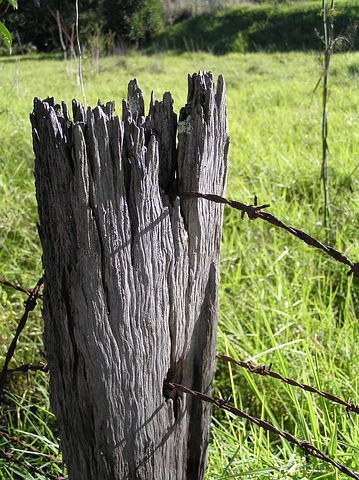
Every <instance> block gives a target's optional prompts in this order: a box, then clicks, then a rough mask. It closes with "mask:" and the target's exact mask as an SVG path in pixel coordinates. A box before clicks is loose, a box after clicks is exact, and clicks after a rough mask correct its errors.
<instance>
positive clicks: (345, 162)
mask: <svg viewBox="0 0 359 480" xmlns="http://www.w3.org/2000/svg"><path fill="white" fill-rule="evenodd" d="M358 65H359V54H357V53H351V54H342V55H337V56H334V58H333V63H332V70H331V95H330V100H329V102H330V103H329V111H330V119H329V142H330V144H329V147H330V158H329V166H330V193H331V231H330V232H329V234H330V237H331V238H332V244H333V246H335V247H336V248H338V249H339V250H341V251H344V252H345V253H346V254H347V255H348V256H349V257H350V258H352V259H353V260H358V258H359V245H358V236H357V229H358V225H359V209H358V201H359V196H358V186H359V180H358V178H359V130H358V116H359V110H358V104H359V102H358V101H359V94H358V86H359V84H358V81H359V80H358V75H357V74H356V72H357V71H358ZM199 69H206V70H207V69H210V70H212V71H214V72H215V74H219V73H222V74H223V75H224V77H225V79H226V82H227V94H228V115H229V127H230V135H231V147H230V159H229V161H230V169H229V178H228V196H229V197H231V198H235V199H239V200H241V201H243V202H249V203H250V202H251V201H252V199H253V196H254V194H257V195H258V198H259V201H260V202H261V203H265V202H269V203H271V204H272V208H271V211H272V212H273V213H274V214H275V215H277V216H279V217H280V218H281V219H283V220H284V221H287V222H288V223H290V224H292V225H295V226H297V227H299V228H302V229H304V230H306V231H307V232H308V233H311V234H313V235H314V236H316V237H317V238H318V239H324V238H325V232H324V231H323V227H322V225H321V221H322V217H323V215H322V193H321V186H320V178H319V177H320V165H321V133H320V122H321V98H320V94H319V92H318V93H317V94H315V95H313V93H312V92H313V88H314V86H315V84H316V81H317V79H318V76H319V75H320V70H319V64H318V62H317V58H316V56H315V55H314V54H311V53H307V54H304V53H290V54H288V53H275V54H264V53H257V54H245V55H244V54H228V55H225V56H223V57H216V56H213V55H210V54H204V53H191V52H188V53H185V54H182V55H179V56H175V55H171V54H160V55H157V56H156V57H155V56H152V57H151V56H149V57H146V56H143V55H140V54H134V55H129V56H128V57H118V58H107V59H103V60H102V61H101V64H100V74H99V75H96V73H95V70H94V69H93V68H92V66H91V62H90V61H89V60H87V61H86V62H85V89H86V96H87V101H88V103H89V104H95V103H96V102H97V99H98V98H101V99H102V100H103V101H106V100H110V99H115V100H116V101H117V104H118V105H120V101H121V99H122V98H123V97H124V96H125V94H126V88H127V82H128V80H129V79H130V78H133V77H136V78H137V79H138V80H139V83H140V85H141V87H142V88H143V90H144V91H145V95H146V98H147V100H148V101H149V95H150V90H151V89H152V88H154V90H155V94H156V96H157V97H160V96H161V94H162V93H163V92H164V91H166V90H170V91H171V92H172V93H173V95H174V98H175V108H176V110H177V111H178V110H179V108H180V107H181V106H182V105H183V104H184V102H185V99H186V88H187V78H186V74H187V73H192V72H194V71H197V70H199ZM0 74H1V78H2V84H1V87H0V140H1V141H0V167H1V168H0V265H1V275H3V276H5V277H7V278H8V279H9V280H12V281H19V282H20V283H22V284H24V285H26V286H32V285H34V284H35V282H36V280H37V278H38V277H39V276H40V275H41V273H42V269H41V249H40V244H39V240H38V237H37V231H36V221H37V212H36V201H35V191H34V181H33V174H32V171H33V153H32V146H31V129H30V123H29V120H28V115H29V112H30V111H31V108H32V98H33V97H34V96H39V97H47V96H53V95H54V96H55V97H56V98H57V99H58V100H62V99H65V100H67V101H71V99H72V97H74V96H75V97H78V98H79V99H81V98H80V97H81V94H80V90H79V88H78V86H77V83H76V75H75V66H74V65H72V66H71V65H70V66H68V67H67V71H66V67H65V65H64V63H63V62H62V61H61V59H60V57H57V56H53V57H25V58H21V59H20V58H7V59H0ZM346 273H347V268H346V267H344V266H342V265H339V264H336V263H335V262H334V261H332V260H331V259H329V258H327V257H326V256H325V255H324V254H322V253H320V252H317V251H314V250H313V249H310V248H309V247H307V246H305V245H304V244H301V243H300V242H299V241H298V240H296V239H294V238H291V237H290V236H289V235H288V234H287V233H285V232H283V231H278V230H276V229H275V228H272V227H271V226H269V225H267V224H264V223H263V222H261V221H260V220H257V221H253V222H251V221H249V220H243V221H242V220H241V219H240V215H239V214H238V213H237V212H235V211H230V210H226V211H225V218H224V231H223V243H222V259H221V291H220V299H221V309H220V327H219V338H218V352H220V353H229V354H230V355H232V356H233V357H235V358H238V359H241V360H253V361H254V362H256V363H258V364H260V363H265V364H267V365H268V364H270V363H272V369H273V370H277V371H279V372H280V373H282V374H283V375H286V376H289V377H292V378H294V379H296V380H298V381H301V382H306V383H311V384H313V385H314V386H316V387H319V388H321V389H324V390H328V391H330V392H333V393H335V394H337V395H339V396H341V397H343V398H344V399H350V400H351V401H352V402H354V403H359V396H358V380H357V379H358V378H359V349H358V347H357V338H358V333H359V331H358V330H359V328H358V318H357V313H358V311H357V310H356V309H357V308H358V303H359V292H358V284H357V283H356V284H355V283H354V282H353V280H352V278H351V277H347V276H346ZM22 300H23V299H22V298H21V295H20V294H15V293H13V292H11V291H9V290H8V289H1V290H0V305H1V310H0V339H1V345H2V347H1V349H0V354H1V355H4V354H5V351H6V346H7V345H8V344H9V342H10V340H11V338H12V336H13V333H14V331H15V328H16V324H17V321H18V319H19V318H20V316H21V313H22V308H23V307H22ZM41 330H42V323H41V318H40V310H39V309H37V311H35V312H34V313H33V314H31V317H30V319H29V322H28V325H27V327H26V331H25V332H24V333H23V335H22V337H21V339H20V343H19V347H18V349H17V351H16V354H15V358H14V360H13V365H12V366H14V365H19V364H22V363H24V362H31V361H35V362H38V361H42V360H44V357H43V354H42V351H43V346H42V337H41ZM47 388H48V385H47V378H46V376H45V374H42V373H36V374H34V373H33V374H30V375H29V379H26V377H25V376H21V375H17V376H16V377H14V378H13V380H12V382H11V384H10V385H9V387H8V389H7V396H6V404H5V406H4V412H3V417H2V422H3V423H5V424H7V428H8V430H10V432H11V433H14V434H16V435H17V436H19V437H21V438H22V439H23V440H24V441H26V442H27V443H33V445H34V447H35V448H36V449H38V450H39V451H40V452H41V454H40V455H35V454H34V455H27V454H26V455H25V454H23V453H21V452H18V451H17V452H16V455H19V456H20V457H21V458H22V459H26V461H28V462H32V463H33V464H34V465H37V466H40V467H44V468H45V466H46V465H47V464H48V461H49V459H48V456H49V455H54V454H55V453H56V450H57V439H56V423H55V420H54V418H53V415H52V414H51V412H50V407H49V402H48V390H47ZM215 392H216V394H218V395H219V394H221V395H223V396H224V397H226V396H227V395H229V394H231V395H232V397H233V402H234V403H235V404H236V405H237V406H238V407H239V408H242V409H243V410H245V411H247V412H249V413H252V414H253V415H257V416H259V417H261V418H264V419H267V420H268V421H271V422H272V423H274V424H275V425H277V426H279V427H280V428H282V429H286V430H288V431H290V432H292V433H293V434H294V435H296V436H297V437H298V438H300V439H308V440H310V441H311V442H312V443H314V444H315V445H316V446H317V447H319V448H321V449H324V450H325V451H326V452H327V453H328V454H329V455H331V456H332V457H333V458H336V459H337V460H338V461H341V462H342V463H345V464H346V465H348V466H350V467H351V468H353V469H356V470H357V471H359V455H358V450H359V418H358V416H354V415H352V416H351V417H350V418H348V416H347V415H346V412H345V410H344V409H343V408H342V407H340V406H335V405H332V404H330V403H328V402H327V401H325V400H324V399H322V398H320V397H314V396H312V395H309V394H306V393H304V392H302V391H300V390H298V389H295V388H293V387H289V386H287V385H285V384H281V383H279V382H278V381H275V380H273V379H270V378H262V377H259V376H251V375H250V374H249V373H247V372H245V371H240V370H239V369H236V368H235V367H233V366H232V367H231V368H230V367H229V366H228V365H227V364H223V363H218V368H217V375H216V383H215ZM1 442H2V444H4V443H6V442H4V441H1ZM0 448H4V447H3V446H1V445H0ZM14 448H15V447H14ZM16 449H17V450H21V449H20V448H19V447H18V446H17V447H16ZM0 470H1V472H2V473H1V474H0V479H1V480H3V479H6V480H8V479H17V478H26V479H30V478H40V477H36V475H34V476H33V477H32V476H30V474H29V475H28V476H25V477H21V474H20V473H17V474H16V473H15V472H19V471H21V467H15V466H11V465H10V464H5V463H4V461H3V460H0ZM52 472H53V473H56V472H57V473H58V472H59V466H56V465H55V466H54V467H53V470H52ZM207 478H208V480H218V479H233V478H245V479H246V478H251V479H257V478H258V479H263V478H264V479H267V478H268V479H283V478H284V479H297V480H300V479H303V480H304V479H318V480H319V479H340V478H347V477H345V476H344V475H342V474H339V473H338V472H334V470H333V469H332V468H331V467H330V466H328V465H326V464H324V463H322V462H319V461H316V460H310V461H308V462H307V460H306V458H305V456H304V455H303V453H302V452H301V451H300V450H298V449H297V448H295V447H293V446H291V445H289V444H287V443H286V442H285V441H282V440H278V439H277V438H275V437H274V436H273V435H269V434H266V433H265V432H262V431H260V430H259V429H258V428H257V427H256V426H254V425H251V424H249V423H248V422H246V421H243V420H241V419H237V418H233V417H232V416H231V415H229V414H224V413H222V412H215V416H214V420H213V425H212V442H211V447H210V455H209V470H208V475H207Z"/></svg>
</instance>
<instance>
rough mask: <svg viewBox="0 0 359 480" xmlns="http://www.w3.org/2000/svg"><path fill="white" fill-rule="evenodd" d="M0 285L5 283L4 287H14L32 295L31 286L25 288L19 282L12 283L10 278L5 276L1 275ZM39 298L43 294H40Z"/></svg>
mask: <svg viewBox="0 0 359 480" xmlns="http://www.w3.org/2000/svg"><path fill="white" fill-rule="evenodd" d="M0 285H3V286H4V287H9V288H12V289H13V290H17V291H18V292H22V293H26V295H28V296H30V295H31V290H30V288H24V287H22V286H21V285H19V284H17V283H11V282H9V280H6V278H4V277H0ZM38 298H40V299H42V295H41V294H39V296H38Z"/></svg>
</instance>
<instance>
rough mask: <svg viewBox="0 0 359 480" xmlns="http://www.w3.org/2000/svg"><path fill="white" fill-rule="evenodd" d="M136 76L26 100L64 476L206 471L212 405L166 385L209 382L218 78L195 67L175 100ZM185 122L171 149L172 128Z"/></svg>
mask: <svg viewBox="0 0 359 480" xmlns="http://www.w3.org/2000/svg"><path fill="white" fill-rule="evenodd" d="M144 115H145V113H144V101H143V96H142V92H141V90H140V89H139V87H138V85H137V83H136V81H132V82H130V84H129V89H128V100H127V101H124V102H123V120H122V121H121V120H120V118H119V117H118V116H115V114H114V104H113V103H108V104H107V105H106V106H103V105H102V104H99V106H97V107H96V108H94V109H91V108H88V109H87V110H85V109H84V108H83V107H82V106H81V105H80V104H78V103H77V102H75V101H74V102H73V121H71V120H70V117H69V113H68V108H67V106H66V104H62V108H61V107H60V106H59V105H56V104H55V102H54V100H53V99H48V100H46V101H42V100H38V99H35V101H34V111H33V114H32V115H31V121H32V129H33V142H34V151H35V156H36V165H35V177H36V191H37V200H38V208H39V217H40V225H39V232H40V238H41V242H42V246H43V264H44V269H45V292H44V310H43V314H44V321H45V334H44V341H45V347H46V352H47V357H48V362H49V367H50V374H51V401H52V406H53V409H54V411H55V413H56V416H57V419H58V423H59V428H60V437H61V448H62V451H63V455H64V461H65V462H66V464H67V467H68V471H69V478H70V479H72V480H100V479H101V480H122V479H148V480H150V479H151V480H166V479H168V480H175V479H179V480H182V479H187V480H189V479H191V480H197V479H202V478H203V477H204V472H205V468H206V456H207V454H206V450H207V444H208V437H209V424H210V409H209V407H208V405H205V404H202V403H201V402H200V401H199V400H196V399H192V398H189V397H187V396H183V395H182V394H179V393H176V392H175V391H174V390H170V389H169V388H166V380H170V381H176V382H178V383H182V384H185V385H187V386H189V387H190V388H193V389H195V390H200V391H203V392H208V391H209V390H210V388H211V382H212V379H213V371H214V359H215V358H214V357H215V340H216V326H217V315H218V280H219V279H218V270H219V248H220V238H221V224H222V206H220V205H218V204H214V203H210V202H208V201H206V200H203V199H185V198H182V197H180V196H178V192H181V191H182V192H183V191H201V192H210V193H216V194H219V195H222V194H223V193H224V188H225V182H226V168H227V151H228V130H227V119H226V104H225V86H224V82H223V79H222V77H219V79H218V82H217V87H216V88H215V85H214V80H213V76H212V74H205V73H201V74H198V75H196V74H195V75H193V76H192V77H189V81H188V102H187V104H186V106H185V107H184V108H182V110H181V113H180V117H179V121H178V124H177V118H176V115H175V114H174V112H173V100H172V97H171V95H170V93H165V94H164V96H163V100H162V101H161V102H157V101H154V100H153V99H151V103H150V111H149V114H148V116H147V117H146V118H145V116H144ZM177 132H178V146H177V147H176V134H177Z"/></svg>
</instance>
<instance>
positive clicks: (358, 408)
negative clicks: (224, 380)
mask: <svg viewBox="0 0 359 480" xmlns="http://www.w3.org/2000/svg"><path fill="white" fill-rule="evenodd" d="M217 358H218V359H219V360H223V361H224V362H228V363H234V364H236V365H238V366H239V367H241V368H245V369H247V370H248V371H249V372H250V373H256V374H258V375H263V376H265V377H271V378H275V379H277V380H281V381H282V382H284V383H287V384H288V385H292V386H293V387H299V388H301V389H302V390H305V391H306V392H311V393H316V394H317V395H320V396H321V397H323V398H325V399H327V400H330V401H331V402H335V403H339V404H340V405H343V406H344V407H345V408H346V410H347V412H354V413H357V414H359V405H355V404H353V403H349V402H346V401H345V400H343V399H341V398H339V397H337V396H336V395H333V394H332V393H328V392H323V391H322V390H318V389H317V388H314V387H312V386H311V385H307V384H305V383H300V382H297V381H296V380H293V379H291V378H288V377H283V375H281V374H280V373H277V372H274V371H273V370H271V367H269V368H266V366H265V365H253V363H251V362H243V361H241V360H235V359H234V358H232V357H229V356H228V355H217Z"/></svg>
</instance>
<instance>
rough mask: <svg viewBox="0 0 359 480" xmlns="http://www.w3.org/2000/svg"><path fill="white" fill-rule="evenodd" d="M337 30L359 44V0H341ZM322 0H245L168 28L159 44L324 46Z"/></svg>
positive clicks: (217, 48)
mask: <svg viewBox="0 0 359 480" xmlns="http://www.w3.org/2000/svg"><path fill="white" fill-rule="evenodd" d="M335 5H336V14H335V35H336V36H337V35H340V36H343V35H344V36H346V37H347V38H348V40H349V41H350V46H349V45H348V44H347V43H345V44H344V45H342V47H344V48H351V49H358V48H359V39H358V35H357V29H358V22H357V18H358V16H359V4H358V2H357V1H355V0H340V1H338V0H337V1H336V2H335ZM320 13H321V2H319V1H318V0H315V1H313V0H311V1H307V2H303V1H290V2H285V3H282V4H280V5H278V4H276V3H275V2H273V1H267V2H263V3H260V4H244V5H240V6H237V7H231V8H225V9H222V10H219V11H217V12H216V13H215V14H213V13H203V14H202V15H198V16H195V17H193V18H190V19H189V20H186V21H184V22H182V23H178V24H176V25H174V26H172V27H171V28H169V29H167V30H166V31H165V32H163V33H162V34H161V35H159V38H158V40H157V42H156V43H157V49H160V50H161V49H174V50H176V51H177V52H180V51H182V52H183V51H187V50H192V51H199V50H203V51H206V52H208V51H210V52H214V53H216V54H223V53H229V52H238V53H244V52H256V51H262V50H265V51H282V52H283V51H292V50H299V51H303V50H308V49H319V48H321V45H322V41H321V39H320V35H319V34H316V32H321V31H322V25H321V17H320Z"/></svg>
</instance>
